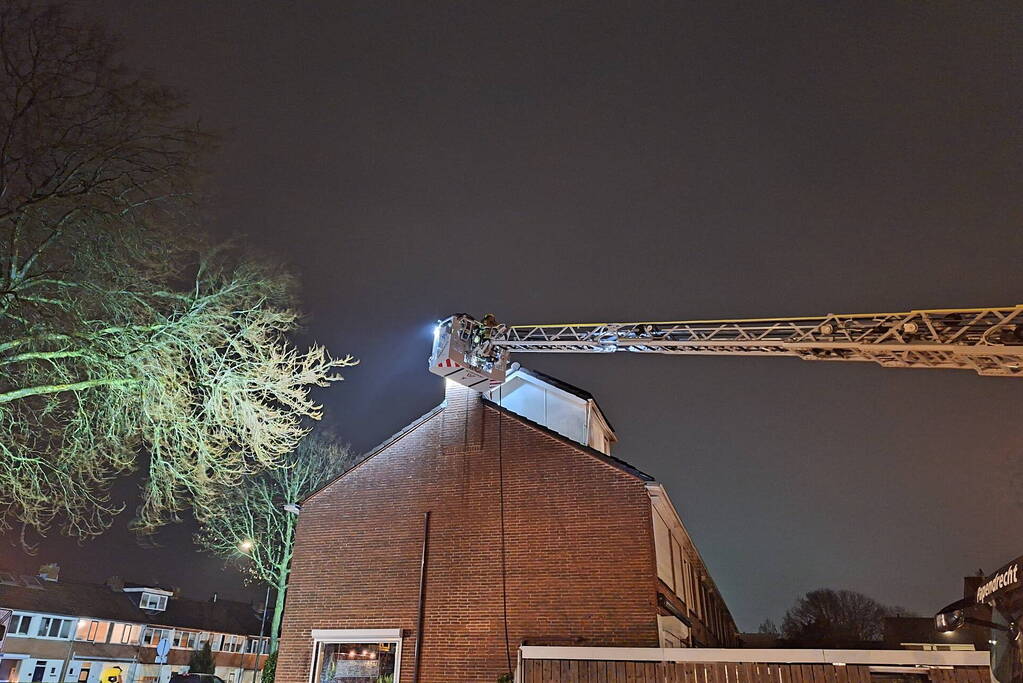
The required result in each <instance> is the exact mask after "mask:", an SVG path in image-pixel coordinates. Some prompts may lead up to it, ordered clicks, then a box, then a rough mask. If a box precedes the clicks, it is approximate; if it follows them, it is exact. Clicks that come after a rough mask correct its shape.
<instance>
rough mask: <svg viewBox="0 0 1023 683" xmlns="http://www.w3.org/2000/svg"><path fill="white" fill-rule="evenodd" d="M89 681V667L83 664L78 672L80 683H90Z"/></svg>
mask: <svg viewBox="0 0 1023 683" xmlns="http://www.w3.org/2000/svg"><path fill="white" fill-rule="evenodd" d="M88 680H89V665H88V664H82V668H81V669H79V670H78V683H88Z"/></svg>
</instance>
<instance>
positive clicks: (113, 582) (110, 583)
mask: <svg viewBox="0 0 1023 683" xmlns="http://www.w3.org/2000/svg"><path fill="white" fill-rule="evenodd" d="M107 588H109V589H110V590H112V591H114V592H115V593H120V592H121V591H123V590H124V579H122V578H121V577H120V576H111V577H110V578H109V579H107Z"/></svg>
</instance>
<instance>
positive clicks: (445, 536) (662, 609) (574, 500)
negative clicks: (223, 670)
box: [277, 369, 737, 683]
mask: <svg viewBox="0 0 1023 683" xmlns="http://www.w3.org/2000/svg"><path fill="white" fill-rule="evenodd" d="M614 441H615V436H614V432H613V431H612V429H611V427H610V425H609V423H608V422H607V420H606V418H605V417H604V415H603V413H602V412H601V411H600V408H599V407H598V406H597V404H596V402H595V401H594V400H593V397H592V396H590V395H589V394H588V393H586V392H584V391H582V390H580V389H577V388H575V387H572V386H570V385H567V384H564V383H562V382H559V381H558V380H555V379H553V378H550V377H547V376H544V375H541V374H539V373H534V372H530V371H527V370H524V369H520V370H518V371H516V372H515V373H513V374H512V375H510V376H509V380H508V382H506V383H505V384H504V385H502V386H501V387H500V388H498V389H496V390H495V391H494V392H492V394H491V395H489V396H486V397H481V396H480V395H479V394H477V393H475V392H473V391H471V390H468V389H465V388H464V387H461V386H459V385H456V384H454V383H450V382H449V383H448V386H447V391H446V398H445V402H444V403H442V404H441V405H440V406H438V407H437V408H435V409H433V410H432V411H430V412H429V413H427V414H426V415H424V416H423V417H421V418H419V419H418V420H416V421H415V422H413V423H412V424H410V425H408V426H407V427H405V428H404V429H403V430H401V431H400V432H398V433H397V434H395V435H394V436H392V437H391V438H389V439H388V440H387V441H385V442H384V443H383V444H381V445H380V446H378V447H377V448H376V449H374V450H373V451H371V452H370V454H369V455H368V457H367V458H366V459H365V460H364V461H363V462H362V463H361V464H360V465H359V466H357V467H355V468H354V469H352V470H350V471H349V472H347V473H346V474H345V475H343V476H342V477H340V478H338V479H337V480H335V481H334V482H332V483H331V484H329V485H328V486H326V487H325V488H323V489H322V490H320V491H319V492H317V493H315V494H313V495H312V496H310V497H309V498H308V499H307V500H306V501H304V503H303V505H302V511H301V515H300V517H299V525H298V532H297V540H296V547H295V556H294V559H293V569H292V577H291V582H290V586H289V590H288V597H287V605H286V611H285V620H284V624H283V631H282V639H281V646H280V655H279V660H278V665H277V680H278V681H280V682H281V683H306V682H307V681H312V683H321V682H322V683H365V682H367V681H377V680H378V677H379V676H384V675H386V674H388V673H393V679H386V678H385V679H384V680H394V681H398V680H401V681H412V680H415V679H416V677H415V676H414V673H415V672H416V670H417V668H418V672H419V676H418V680H419V681H422V682H423V683H428V682H437V683H441V682H443V683H454V682H457V681H474V682H475V681H496V680H497V678H498V676H499V675H501V674H502V673H505V672H509V671H511V670H512V669H513V668H514V665H515V659H516V656H517V654H516V653H517V650H518V648H519V646H520V645H522V644H529V645H592V646H628V647H685V646H707V647H722V646H725V647H731V646H735V645H737V639H736V629H735V624H734V622H733V621H732V618H731V616H730V614H729V612H728V609H727V608H726V606H725V604H724V601H723V600H722V598H721V596H720V595H719V593H718V591H717V589H716V588H715V586H714V583H713V581H712V580H711V579H710V577H709V575H708V573H707V570H706V568H705V566H704V564H703V561H702V559H701V558H700V555H699V553H698V552H697V551H696V548H695V546H694V545H693V543H692V541H691V539H690V538H689V536H688V534H687V533H686V531H685V528H684V526H683V525H682V522H681V520H680V519H679V517H678V515H677V514H676V512H675V509H674V508H673V506H672V505H671V502H670V500H669V499H668V497H667V494H666V493H665V491H664V489H663V487H661V486H660V485H659V484H657V483H656V482H655V481H653V479H652V478H651V477H650V476H648V475H646V474H644V473H642V472H640V471H639V470H637V469H635V468H633V467H631V466H630V465H628V464H627V463H625V462H622V461H621V460H618V459H616V458H614V457H613V456H611V454H610V450H611V446H612V445H613V443H614ZM420 629H421V630H420ZM420 633H421V634H422V637H421V638H418V635H419V634H420ZM417 660H418V662H417Z"/></svg>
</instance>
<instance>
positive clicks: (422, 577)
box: [412, 510, 430, 683]
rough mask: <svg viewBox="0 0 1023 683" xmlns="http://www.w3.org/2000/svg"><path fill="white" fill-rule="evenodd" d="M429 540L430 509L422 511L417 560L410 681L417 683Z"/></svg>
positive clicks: (421, 646)
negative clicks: (416, 587) (416, 599)
mask: <svg viewBox="0 0 1023 683" xmlns="http://www.w3.org/2000/svg"><path fill="white" fill-rule="evenodd" d="M429 540H430V511H429V510H427V511H426V512H424V513H423V554H422V558H421V560H420V562H419V617H418V619H417V621H416V649H415V654H414V655H413V656H414V658H415V659H414V660H413V665H412V683H419V658H420V654H421V653H422V651H423V621H424V616H425V610H426V603H425V599H426V559H427V544H428V542H429Z"/></svg>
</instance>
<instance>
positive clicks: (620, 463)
mask: <svg viewBox="0 0 1023 683" xmlns="http://www.w3.org/2000/svg"><path fill="white" fill-rule="evenodd" d="M523 370H524V369H523V368H520V370H519V371H520V372H522V371H523ZM525 372H527V373H529V374H530V375H533V376H535V377H536V378H537V379H540V380H543V381H544V382H551V384H555V383H557V384H559V385H564V386H565V387H571V388H572V390H573V392H579V393H575V395H576V396H579V397H580V398H585V397H586V396H589V395H590V394H589V392H587V391H585V390H583V389H579V388H578V387H572V385H571V384H567V383H565V382H561V381H560V380H555V379H554V378H553V377H549V376H548V375H545V374H543V373H542V372H536V371H535V370H525ZM565 391H568V389H565ZM586 400H592V398H590V399H586ZM482 401H483V403H484V404H485V405H487V406H490V407H491V408H493V409H494V410H497V411H500V412H502V413H504V414H505V415H508V416H509V417H512V418H514V419H516V420H518V421H519V422H522V423H523V424H526V425H529V426H530V427H533V428H534V429H539V430H540V431H542V432H543V433H545V434H547V435H549V436H551V437H553V438H555V439H557V440H558V441H561V442H562V443H566V444H568V445H569V446H572V447H573V448H575V449H577V450H579V451H582V452H583V453H586V454H587V455H591V456H593V457H594V458H597V459H598V460H601V461H603V462H605V463H607V464H608V465H611V466H612V467H615V468H617V469H619V470H621V471H622V472H625V473H626V474H630V475H632V476H634V477H636V478H637V479H640V480H641V481H654V478H653V477H652V476H650V475H649V474H646V473H645V472H643V471H642V470H640V469H638V468H636V467H633V466H632V465H630V464H629V463H627V462H625V461H624V460H622V459H620V458H616V457H614V456H612V455H606V454H604V453H601V452H600V451H598V450H596V449H594V448H590V447H589V446H584V445H582V444H581V443H579V442H577V441H573V440H572V439H569V438H568V437H566V436H563V435H561V434H559V433H558V432H556V431H554V430H553V429H550V428H549V427H545V426H544V425H542V424H540V423H539V422H534V421H533V420H530V419H529V418H528V417H523V416H522V415H519V414H518V413H515V412H512V411H510V410H508V409H507V408H505V407H503V406H501V405H499V404H498V403H495V402H494V401H491V400H490V399H488V398H482ZM594 403H596V401H594ZM446 405H447V404H446V402H445V403H440V404H438V405H436V406H435V407H434V408H433V409H432V410H430V412H428V413H426V414H425V415H421V416H420V417H418V418H416V419H415V420H413V421H412V422H410V423H409V424H407V425H405V426H404V427H402V428H401V429H400V430H399V431H397V432H395V433H394V434H392V435H391V436H389V437H387V438H386V439H384V440H383V441H381V442H380V443H379V444H377V445H376V446H374V447H373V448H371V449H370V450H368V451H367V452H366V453H365V455H363V456H362V458H361V459H360V460H359V464H357V465H355V466H354V467H350V468H348V469H347V470H345V471H344V472H342V473H341V474H339V475H338V476H336V477H334V478H333V479H331V480H330V481H328V482H327V483H326V484H324V485H323V486H321V487H320V488H318V489H316V490H315V491H313V492H312V493H310V494H309V495H308V496H306V497H305V498H303V499H302V501H301V502H302V504H305V503H306V502H307V501H309V500H310V499H311V498H313V497H315V496H317V495H319V493H320V492H321V491H324V490H325V489H327V488H328V487H329V486H331V485H332V484H333V483H334V482H336V481H337V480H339V479H341V478H342V477H344V476H345V475H347V474H348V473H349V472H351V471H352V470H355V469H357V468H358V467H360V466H361V465H362V464H363V463H364V462H366V461H367V460H369V459H370V458H372V457H373V456H375V455H377V454H378V453H380V452H381V451H382V450H384V449H385V448H387V447H388V446H390V445H391V444H393V443H394V442H396V441H398V440H399V439H401V438H402V437H403V436H405V435H407V434H409V433H410V432H412V431H414V430H416V429H417V428H418V427H419V426H421V425H422V424H423V423H425V422H427V421H428V420H430V419H431V418H433V417H436V416H437V415H439V414H440V413H441V412H442V411H443V410H444V408H445V406H446ZM597 409H598V410H599V409H600V407H599V406H598V407H597ZM608 426H609V427H610V425H608Z"/></svg>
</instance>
